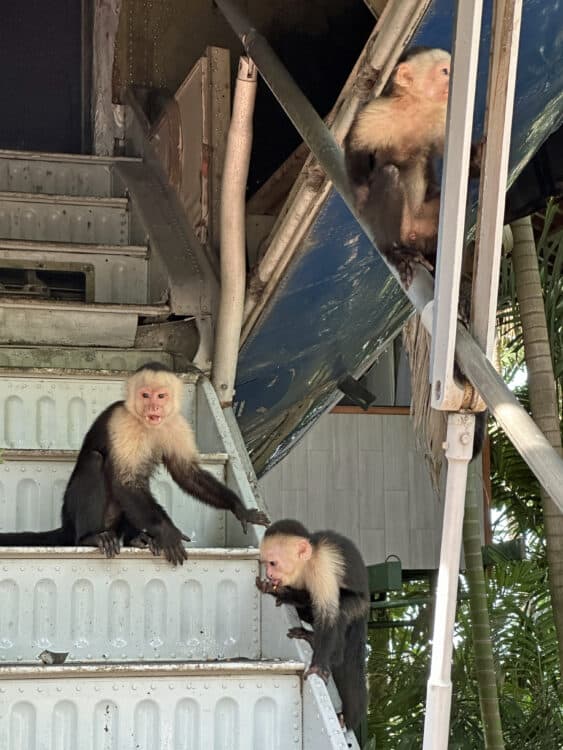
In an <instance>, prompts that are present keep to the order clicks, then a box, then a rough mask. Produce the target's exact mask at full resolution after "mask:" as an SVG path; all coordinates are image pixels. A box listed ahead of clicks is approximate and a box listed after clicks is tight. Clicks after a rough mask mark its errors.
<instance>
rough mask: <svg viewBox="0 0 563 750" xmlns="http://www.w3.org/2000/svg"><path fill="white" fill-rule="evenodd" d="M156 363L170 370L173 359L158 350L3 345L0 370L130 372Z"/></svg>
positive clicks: (171, 356) (172, 365)
mask: <svg viewBox="0 0 563 750" xmlns="http://www.w3.org/2000/svg"><path fill="white" fill-rule="evenodd" d="M155 361H156V362H160V363H161V364H163V365H166V366H167V367H170V368H171V369H174V357H173V355H172V354H169V353H168V352H163V351H162V350H161V349H137V348H135V349H105V348H99V349H94V348H88V349H86V348H77V347H63V346H41V347H39V346H3V347H2V348H1V349H0V367H2V368H12V369H20V368H26V369H29V368H32V367H38V368H46V369H49V370H53V369H55V370H108V371H124V372H125V371H128V372H133V371H134V370H136V369H137V368H138V367H141V365H143V364H145V362H155Z"/></svg>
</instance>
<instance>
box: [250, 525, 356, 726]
mask: <svg viewBox="0 0 563 750" xmlns="http://www.w3.org/2000/svg"><path fill="white" fill-rule="evenodd" d="M260 560H261V561H262V562H263V563H264V565H265V568H266V579H264V580H261V579H260V578H257V579H256V585H257V586H258V588H259V589H260V591H262V592H263V593H265V594H272V595H273V596H274V597H276V605H280V604H292V605H293V606H295V607H296V608H297V612H298V614H299V617H300V618H301V620H303V621H304V622H307V623H310V624H311V625H312V626H313V629H312V631H311V630H309V629H305V628H290V630H289V631H288V633H287V635H288V637H289V638H303V639H305V640H306V641H308V643H310V644H311V646H312V649H313V656H312V659H311V664H310V666H309V668H308V669H307V671H306V672H305V678H307V676H308V675H311V674H317V675H319V677H321V678H322V679H323V680H324V681H325V682H327V681H328V678H329V675H330V673H331V672H332V675H333V677H334V682H335V684H336V687H337V688H338V692H339V693H340V698H341V700H342V713H343V719H344V722H345V723H346V726H347V727H348V729H355V728H356V727H357V726H358V724H359V722H360V720H361V718H362V716H363V715H364V714H365V711H366V706H367V687H366V675H365V658H366V622H367V616H368V613H369V609H370V603H369V588H368V575H367V570H366V567H365V565H364V561H363V560H362V556H361V554H360V552H359V550H358V549H357V548H356V547H355V545H354V544H353V543H352V542H351V541H350V540H349V539H347V538H346V537H344V536H342V535H341V534H337V533H336V532H335V531H317V532H315V533H309V532H308V531H307V529H306V528H305V527H304V526H303V524H301V523H299V521H294V520H292V519H284V520H282V521H276V522H275V523H273V524H272V525H271V526H270V527H269V528H268V529H267V530H266V532H265V534H264V538H263V540H262V544H261V545H260Z"/></svg>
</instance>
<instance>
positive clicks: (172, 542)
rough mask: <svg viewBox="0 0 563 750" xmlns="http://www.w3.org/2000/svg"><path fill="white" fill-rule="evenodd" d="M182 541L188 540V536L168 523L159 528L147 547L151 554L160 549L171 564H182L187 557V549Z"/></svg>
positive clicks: (155, 553)
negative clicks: (156, 535)
mask: <svg viewBox="0 0 563 750" xmlns="http://www.w3.org/2000/svg"><path fill="white" fill-rule="evenodd" d="M182 541H185V542H189V541H190V538H189V537H187V536H186V535H185V534H182V532H181V531H180V530H179V529H177V528H176V527H175V526H174V525H173V524H172V523H169V524H166V525H163V526H162V527H161V528H160V529H159V533H158V537H155V538H154V539H153V540H152V545H151V544H149V548H150V550H151V552H152V553H153V555H157V554H160V552H161V551H162V553H163V555H164V557H165V558H166V559H167V560H168V562H171V563H172V565H182V564H183V563H184V560H187V559H188V551H187V550H186V548H185V547H184V545H183V544H182Z"/></svg>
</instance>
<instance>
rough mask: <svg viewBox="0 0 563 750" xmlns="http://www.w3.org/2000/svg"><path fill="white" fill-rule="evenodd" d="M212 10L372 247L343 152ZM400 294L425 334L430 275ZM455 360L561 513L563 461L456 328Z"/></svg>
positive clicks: (270, 63) (254, 47)
mask: <svg viewBox="0 0 563 750" xmlns="http://www.w3.org/2000/svg"><path fill="white" fill-rule="evenodd" d="M216 4H217V6H218V7H219V8H220V10H221V11H222V13H223V14H224V16H225V18H226V19H227V21H228V22H229V23H230V24H231V26H232V27H233V29H234V31H235V32H236V34H237V35H238V37H239V38H240V40H241V42H242V44H243V46H244V47H245V49H246V52H247V54H248V55H249V56H250V57H251V58H252V60H253V61H254V62H255V63H256V66H257V68H258V70H259V72H260V74H261V75H262V77H263V78H264V80H265V81H266V83H267V84H268V86H269V88H270V89H271V91H272V93H273V94H274V96H275V97H276V98H277V99H278V101H279V102H280V104H281V105H282V107H283V109H284V110H285V112H286V113H287V115H288V117H289V118H290V120H291V121H292V122H293V124H294V126H295V127H296V128H297V130H298V131H299V133H300V135H301V137H302V138H303V140H304V141H305V142H306V143H307V145H308V146H309V148H310V149H311V151H312V152H313V153H314V155H315V157H316V158H317V160H318V162H319V164H320V165H321V166H322V168H323V169H324V170H325V172H326V174H327V176H328V177H329V179H330V180H331V181H332V183H333V185H334V187H335V188H336V190H338V192H339V193H340V195H341V196H342V198H343V200H344V201H345V202H346V204H347V206H348V208H349V209H350V211H351V212H352V214H353V215H354V216H355V218H356V220H357V221H358V223H359V224H360V226H361V227H362V229H363V230H364V232H365V234H366V236H367V237H369V239H370V240H371V241H372V243H373V244H374V246H375V242H374V239H373V234H372V232H371V231H370V229H369V227H368V226H366V225H365V224H364V223H363V222H362V221H361V219H360V218H359V217H358V216H357V214H356V212H355V209H354V203H353V199H352V196H351V193H350V189H349V185H348V180H347V178H346V173H345V169H344V160H343V156H342V151H341V150H340V148H339V146H338V144H337V143H336V141H335V140H334V138H333V136H332V134H331V132H330V131H329V129H328V128H327V127H326V125H325V124H324V122H323V121H322V119H321V118H320V117H319V116H318V114H317V113H316V112H315V110H314V109H313V107H312V106H311V104H310V103H309V101H308V100H307V99H306V97H305V96H304V95H303V93H302V92H301V91H300V90H299V88H298V86H297V84H296V83H295V81H293V79H292V78H291V76H290V75H289V73H288V72H287V71H286V70H285V68H284V67H283V65H282V63H281V62H280V60H279V59H278V58H277V57H276V55H275V53H274V52H273V50H272V49H271V47H270V46H269V45H268V43H267V42H266V40H265V39H264V38H263V37H261V36H260V34H259V33H258V32H257V31H256V29H254V28H253V27H252V26H251V25H250V23H249V22H248V21H247V20H246V19H245V18H244V16H243V15H242V14H241V12H240V11H239V10H238V8H237V7H236V5H235V3H234V2H233V1H232V0H216ZM388 265H389V264H388ZM389 270H390V272H391V273H392V274H393V276H394V277H395V278H396V279H397V283H399V284H400V283H401V282H400V279H399V276H398V274H397V271H396V270H395V269H394V268H393V267H392V266H390V265H389ZM403 289H404V287H403ZM404 291H405V294H406V295H407V297H408V298H409V300H410V301H411V302H412V304H413V305H414V307H415V309H416V310H417V311H418V312H421V313H422V312H423V311H425V309H426V311H425V315H424V321H425V325H426V327H427V328H428V324H429V325H430V328H429V330H431V321H432V307H433V297H434V282H433V280H432V277H431V276H430V274H429V273H428V272H427V271H426V270H425V269H424V268H417V269H416V270H415V275H414V279H413V282H412V284H411V286H410V287H409V289H408V290H405V289H404ZM456 357H457V361H458V362H459V364H460V366H461V368H462V369H463V372H464V373H465V374H466V376H467V377H468V378H469V380H470V381H471V383H472V384H473V385H474V386H475V387H476V388H477V389H478V390H479V392H480V393H481V395H482V397H483V400H484V401H485V403H486V404H487V406H488V408H489V409H490V411H491V413H492V414H493V416H494V417H495V419H496V420H497V421H498V423H499V424H500V425H501V427H502V428H503V429H504V431H505V432H506V434H507V435H508V437H509V438H510V439H511V441H512V442H513V443H514V445H515V446H516V448H517V450H518V451H519V453H520V454H521V455H522V457H523V458H524V460H525V461H526V463H527V464H528V465H529V466H530V468H531V469H532V471H533V472H534V474H535V475H536V477H537V478H538V480H539V481H540V483H541V484H542V485H543V487H544V488H545V490H546V492H547V493H548V494H549V495H550V496H551V497H552V498H553V500H554V502H555V503H556V505H557V506H558V508H559V509H560V510H561V511H562V512H563V460H562V459H561V458H560V457H559V456H558V455H557V453H556V452H555V451H554V450H553V448H552V447H551V445H550V444H549V442H548V441H547V440H546V438H545V437H544V436H543V434H542V433H541V431H540V430H539V428H538V427H537V426H536V424H535V423H534V421H533V420H532V419H531V417H530V416H529V415H528V414H527V413H526V411H525V410H524V409H523V408H522V406H521V405H520V404H519V402H518V401H517V400H516V398H515V397H514V395H513V394H512V392H511V391H510V389H509V388H508V387H507V386H506V384H505V383H504V381H503V380H502V378H501V377H500V375H499V374H498V373H497V372H496V370H495V369H494V367H493V366H492V364H491V363H490V362H489V361H488V360H487V359H486V357H485V356H484V354H483V352H482V351H481V349H480V348H479V346H478V345H477V343H476V342H475V341H474V340H473V338H472V337H471V336H470V335H469V333H468V332H467V331H466V330H465V329H464V327H463V326H462V325H461V324H458V335H457V342H456Z"/></svg>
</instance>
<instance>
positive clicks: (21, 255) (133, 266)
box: [0, 239, 148, 305]
mask: <svg viewBox="0 0 563 750" xmlns="http://www.w3.org/2000/svg"><path fill="white" fill-rule="evenodd" d="M147 255H148V250H147V248H146V247H139V246H137V245H88V244H72V245H71V244H65V243H60V242H57V243H52V242H30V241H23V240H22V241H13V240H2V239H0V266H1V265H2V261H3V260H9V261H10V262H12V263H13V262H16V263H17V264H18V267H19V268H29V267H30V266H29V265H28V264H29V263H30V261H31V262H33V263H42V264H43V268H46V269H49V268H58V269H61V268H63V266H61V264H66V265H67V266H68V264H70V263H72V264H74V266H75V267H76V269H77V270H78V268H80V267H81V266H83V267H89V268H91V269H93V272H94V297H93V299H90V300H88V301H89V302H97V303H116V304H117V303H120V304H126V305H127V304H145V303H146V302H147ZM52 264H57V265H52Z"/></svg>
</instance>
